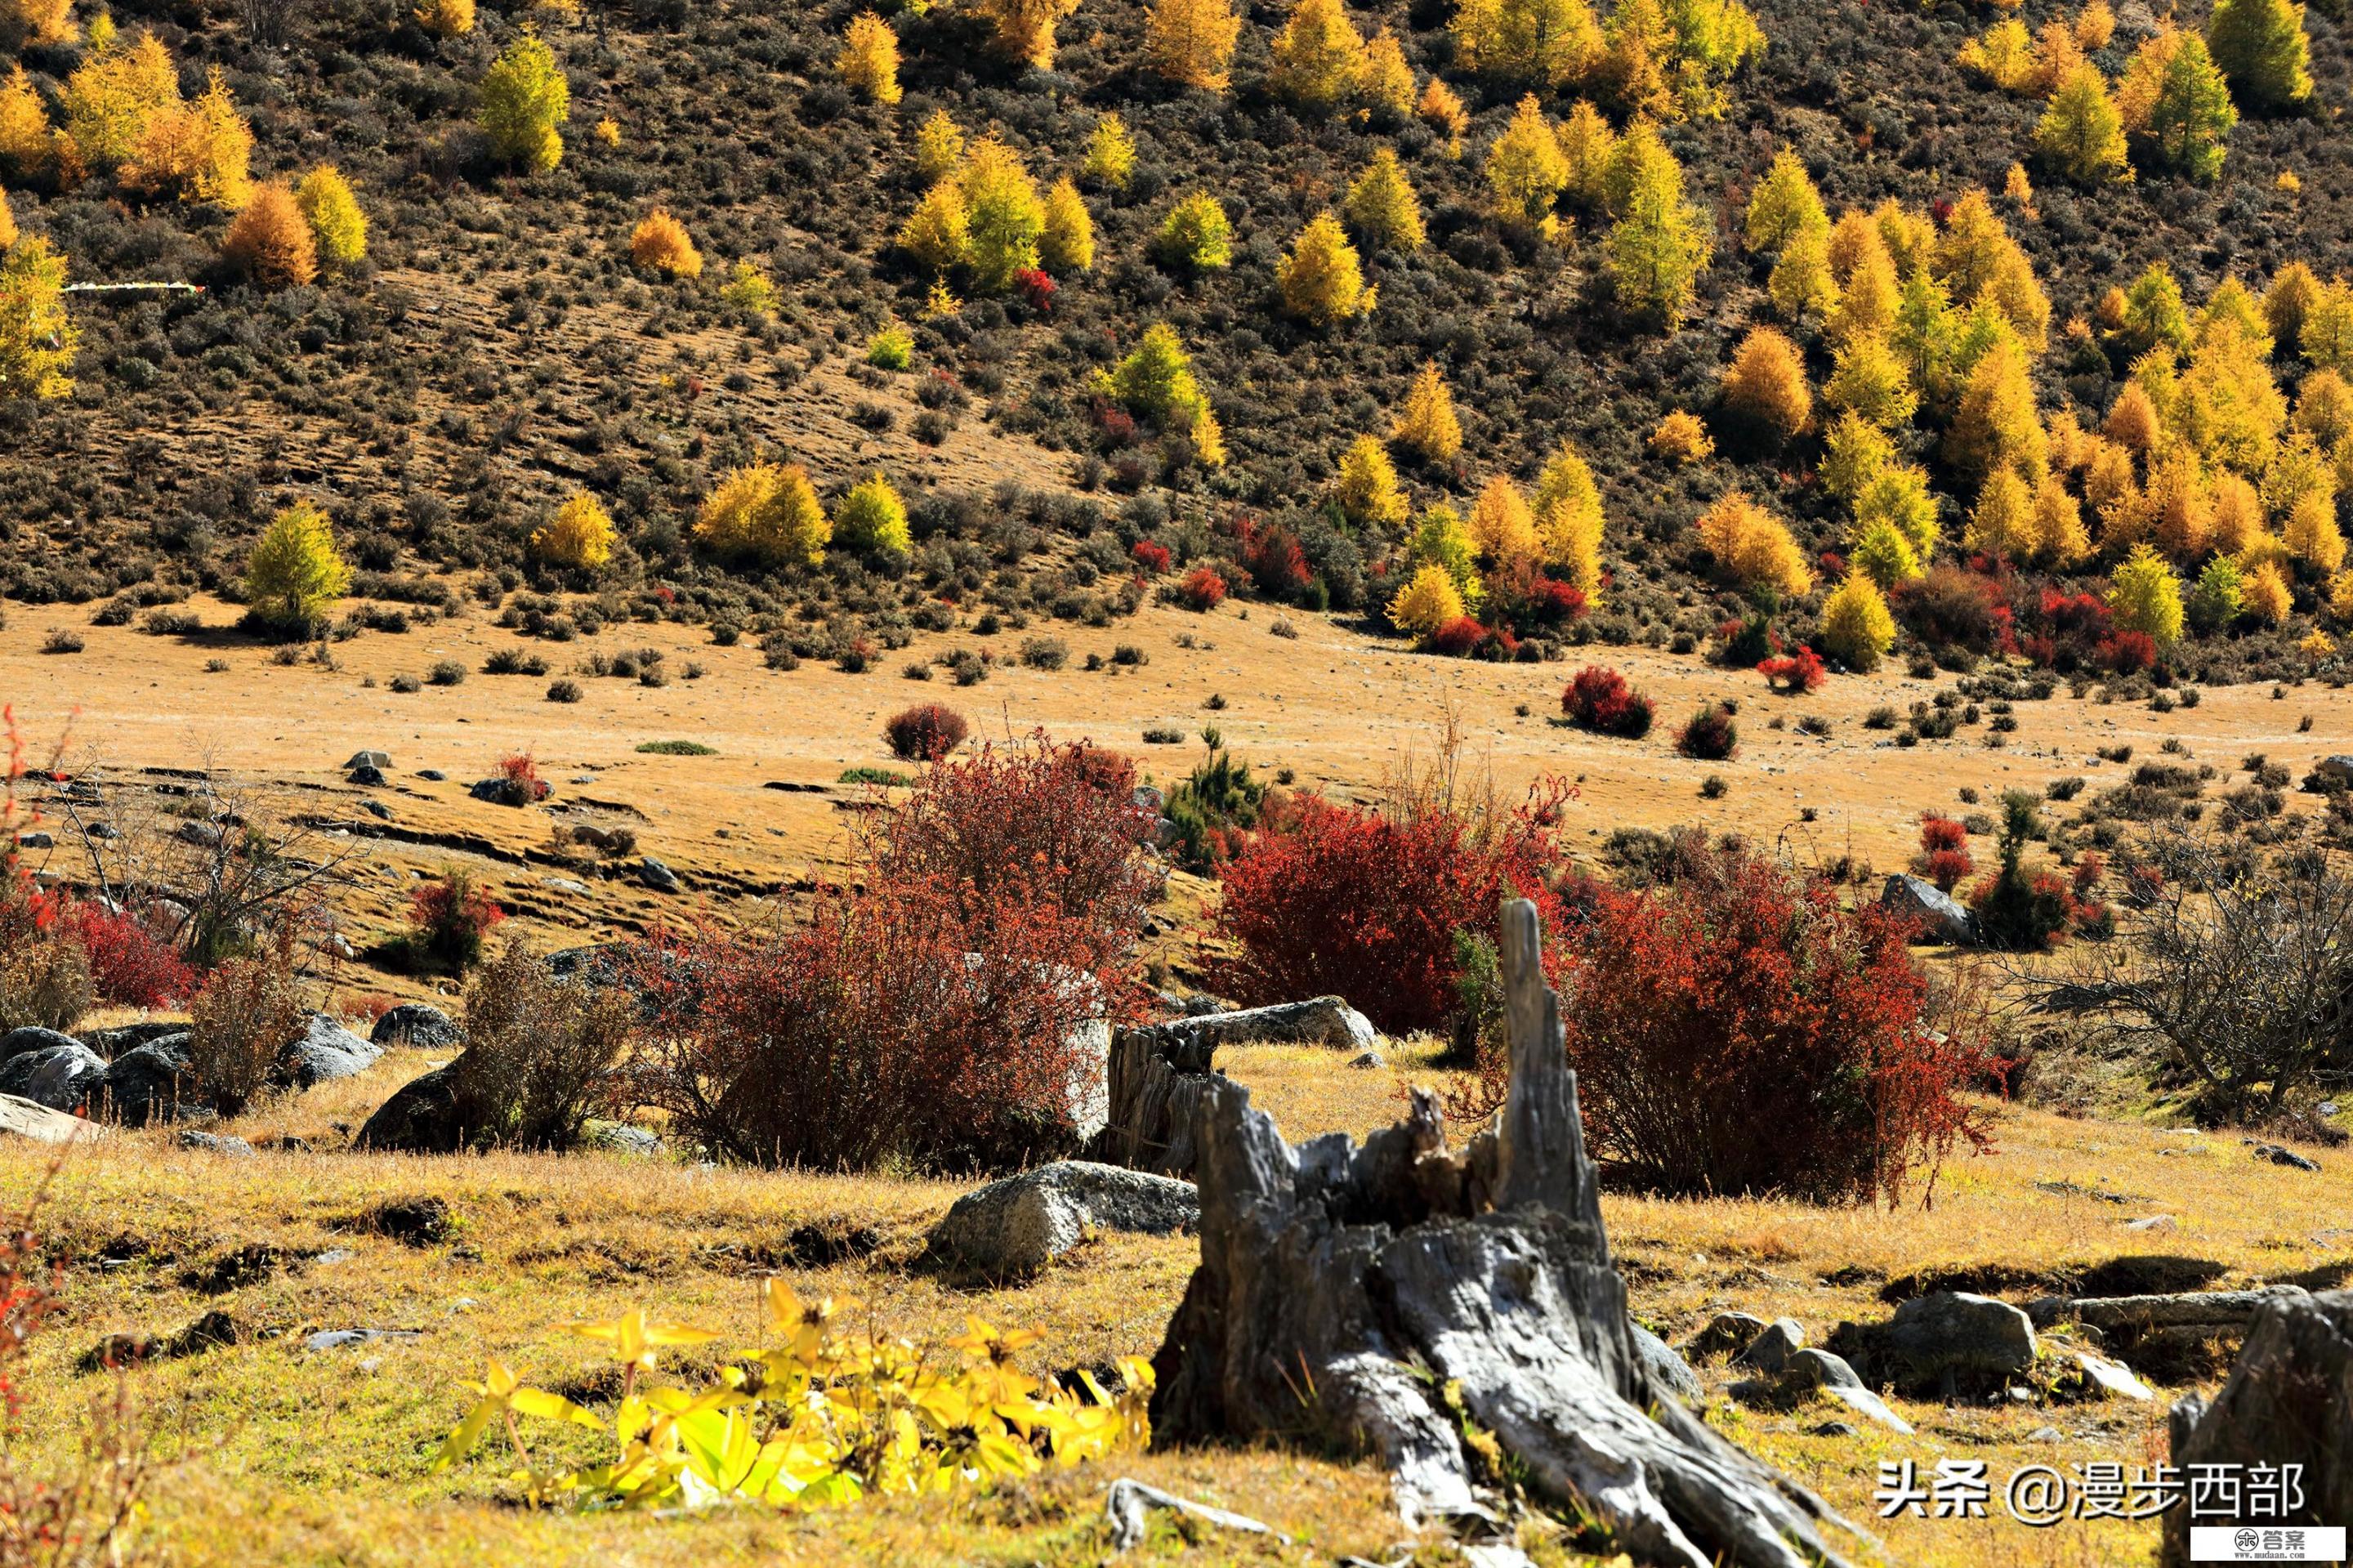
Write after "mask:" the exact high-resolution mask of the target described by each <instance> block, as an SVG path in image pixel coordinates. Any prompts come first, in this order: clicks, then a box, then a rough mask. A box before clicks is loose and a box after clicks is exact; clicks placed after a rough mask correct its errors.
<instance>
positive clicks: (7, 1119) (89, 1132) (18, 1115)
mask: <svg viewBox="0 0 2353 1568" xmlns="http://www.w3.org/2000/svg"><path fill="white" fill-rule="evenodd" d="M105 1136H106V1129H105V1128H102V1127H100V1126H99V1125H98V1124H97V1123H96V1122H90V1121H84V1120H83V1119H82V1118H79V1117H78V1116H69V1115H68V1114H67V1113H66V1112H64V1111H60V1110H51V1109H50V1108H49V1107H47V1106H45V1105H37V1104H35V1103H34V1102H33V1101H31V1100H28V1099H26V1098H24V1097H21V1096H17V1095H0V1139H9V1138H25V1139H31V1140H32V1141H33V1142H35V1143H70V1142H72V1141H73V1140H74V1139H78V1138H103V1137H105Z"/></svg>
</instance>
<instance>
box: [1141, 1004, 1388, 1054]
mask: <svg viewBox="0 0 2353 1568" xmlns="http://www.w3.org/2000/svg"><path fill="white" fill-rule="evenodd" d="M1129 1033H1134V1034H1141V1035H1145V1036H1149V1037H1151V1038H1153V1039H1154V1040H1155V1043H1158V1044H1166V1045H1168V1046H1170V1047H1172V1048H1175V1049H1178V1050H1181V1051H1182V1052H1183V1054H1187V1055H1198V1054H1202V1053H1204V1052H1215V1051H1217V1050H1219V1049H1220V1048H1221V1047H1224V1046H1227V1045H1244V1044H1252V1043H1254V1042H1259V1041H1274V1042H1278V1043H1281V1044H1300V1045H1332V1046H1336V1047H1338V1048H1340V1049H1342V1050H1347V1051H1363V1050H1366V1049H1368V1048H1369V1047H1370V1046H1371V1045H1372V1044H1373V1043H1374V1041H1375V1040H1376V1038H1377V1034H1376V1033H1375V1031H1374V1029H1373V1025H1372V1022H1371V1021H1370V1020H1368V1019H1367V1018H1366V1016H1365V1015H1364V1014H1363V1013H1361V1012H1357V1011H1356V1009H1355V1008H1353V1007H1350V1006H1349V1005H1348V1004H1347V1002H1346V1001H1345V1000H1344V999H1342V998H1340V997H1336V996H1318V997H1311V998H1309V999H1308V1000H1307V1001H1283V1002H1277V1003H1276V1004H1275V1005H1273V1006H1272V1007H1245V1008H1243V1009H1241V1010H1240V1011H1239V1012H1208V1013H1202V1014H1198V1015H1196V1016H1193V1017H1189V1018H1173V1019H1170V1020H1169V1021H1168V1022H1165V1023H1148V1024H1145V1026H1144V1027H1143V1028H1141V1029H1138V1030H1131V1031H1129Z"/></svg>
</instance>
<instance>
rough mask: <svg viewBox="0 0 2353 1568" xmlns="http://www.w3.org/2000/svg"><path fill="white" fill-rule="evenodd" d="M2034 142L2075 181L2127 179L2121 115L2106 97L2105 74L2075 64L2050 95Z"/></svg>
mask: <svg viewBox="0 0 2353 1568" xmlns="http://www.w3.org/2000/svg"><path fill="white" fill-rule="evenodd" d="M2034 145H2035V148H2036V150H2037V151H2039V152H2040V153H2041V154H2042V158H2043V161H2044V163H2045V164H2048V165H2049V166H2050V167H2052V168H2053V169H2056V170H2058V171H2059V172H2060V173H2061V174H2063V175H2065V176H2066V177H2067V178H2069V179H2071V180H2073V181H2074V182H2075V183H2076V184H2077V185H2094V184H2096V183H2098V182H2099V181H2102V180H2115V179H2128V178H2130V177H2131V175H2132V167H2131V164H2129V163H2128V162H2127V161H2126V154H2125V132H2124V120H2123V118H2122V116H2120V115H2119V114H2117V112H2116V104H2115V103H2114V102H2113V101H2110V99H2109V97H2108V79H2107V78H2106V77H2105V76H2102V75H2101V74H2100V68H2099V67H2097V66H2095V65H2092V64H2090V63H2088V62H2085V63H2083V64H2079V65H2077V66H2076V67H2075V68H2074V69H2073V71H2071V72H2070V73H2069V74H2068V76H2067V79H2065V80H2064V81H2063V82H2061V83H2060V84H2059V86H2058V87H2057V89H2056V90H2053V91H2052V94H2051V101H2050V102H2049V104H2048V105H2047V106H2046V107H2045V108H2044V109H2043V111H2042V120H2041V121H2039V122H2037V123H2036V124H2035V127H2034Z"/></svg>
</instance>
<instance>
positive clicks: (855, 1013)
mask: <svg viewBox="0 0 2353 1568" xmlns="http://www.w3.org/2000/svg"><path fill="white" fill-rule="evenodd" d="M1133 791H1134V769H1133V767H1132V765H1130V764H1128V763H1127V762H1126V760H1125V759H1124V758H1118V757H1113V756H1110V755H1107V754H1105V753H1103V752H1099V751H1095V750H1092V748H1090V747H1084V746H1056V745H1052V744H1050V743H1049V742H1047V741H1045V740H1044V739H1043V738H1035V739H1033V740H1032V741H1031V742H1030V743H1029V744H1028V745H1026V746H1022V747H1013V748H1010V749H1008V750H1004V751H997V750H994V749H991V750H984V751H983V752H981V753H980V754H979V755H978V756H976V757H973V758H966V759H964V760H961V761H957V762H952V763H944V764H942V765H941V766H940V767H938V768H934V769H933V770H932V771H931V772H930V773H929V774H928V775H927V776H926V777H925V778H924V779H923V781H922V782H921V783H919V784H918V785H917V786H916V787H915V789H914V790H913V794H912V796H911V798H910V799H909V800H907V801H906V802H905V804H903V805H902V806H901V807H899V808H897V809H896V810H893V811H892V812H890V813H889V814H887V815H886V816H884V817H883V818H882V820H881V821H880V823H879V824H878V825H876V826H874V827H873V828H872V829H871V832H870V833H869V834H868V836H867V837H866V839H865V840H864V841H863V842H861V844H860V853H859V854H858V856H857V862H856V865H855V874H854V876H853V878H852V880H851V882H850V884H849V885H847V886H842V887H834V888H828V889H826V890H824V891H822V892H821V893H820V894H819V895H818V899H817V903H816V906H815V909H814V910H813V912H812V914H811V916H810V918H809V920H808V922H807V925H806V926H802V927H795V928H790V929H784V928H771V929H767V930H760V931H754V932H750V933H737V932H724V931H720V930H717V929H715V928H702V929H697V930H695V931H692V932H689V933H686V934H684V935H681V936H672V937H669V938H661V939H659V940H658V941H657V942H655V943H653V944H651V945H649V948H648V950H647V952H646V953H645V955H644V956H643V958H642V959H641V961H640V962H639V963H638V965H637V966H636V968H637V969H638V973H639V976H640V980H639V983H640V984H641V985H642V986H643V987H644V989H645V990H646V991H647V993H648V994H649V999H650V1009H649V1010H650V1012H651V1015H652V1022H650V1023H649V1026H648V1028H647V1030H646V1031H645V1037H644V1038H643V1040H642V1041H641V1042H640V1044H639V1045H638V1059H637V1061H636V1062H635V1063H634V1064H633V1065H632V1068H631V1074H632V1081H633V1082H636V1083H638V1084H640V1085H642V1086H643V1092H645V1093H646V1094H647V1096H648V1097H649V1100H650V1102H651V1103H653V1104H654V1105H656V1106H658V1107H660V1108H662V1109H665V1110H667V1111H669V1112H670V1115H671V1116H672V1117H673V1118H676V1121H677V1124H678V1125H679V1127H680V1128H681V1130H682V1131H684V1132H685V1133H686V1134H687V1135H689V1136H690V1137H691V1138H693V1139H696V1140H697V1141H699V1142H701V1143H702V1144H703V1145H704V1146H705V1147H707V1148H708V1149H710V1150H712V1151H713V1152H715V1153H717V1154H720V1155H723V1156H724V1157H727V1158H730V1159H734V1160H744V1161H746V1162H750V1163H756V1164H764V1165H804V1166H811V1167H816V1168H818V1169H824V1170H866V1169H871V1168H873V1167H875V1166H878V1165H882V1164H886V1163H904V1164H908V1165H912V1166H913V1167H915V1168H917V1169H923V1170H948V1171H964V1170H998V1169H1008V1168H1013V1167H1018V1166H1020V1165H1023V1164H1026V1163H1030V1162H1034V1161H1036V1160H1046V1159H1052V1158H1054V1157H1056V1156H1058V1155H1060V1154H1064V1153H1069V1152H1071V1151H1072V1150H1074V1149H1075V1148H1076V1145H1077V1139H1076V1136H1075V1127H1074V1122H1073V1114H1074V1107H1075V1105H1076V1103H1077V1101H1078V1100H1079V1099H1080V1098H1081V1097H1082V1096H1083V1094H1084V1092H1085V1090H1086V1089H1087V1087H1088V1086H1089V1085H1090V1084H1091V1083H1092V1081H1093V1079H1094V1078H1095V1077H1096V1075H1099V1074H1100V1072H1101V1062H1100V1047H1099V1045H1098V1046H1096V1047H1094V1048H1093V1049H1090V1047H1089V1045H1088V1044H1087V1041H1086V1038H1085V1031H1084V1028H1083V1026H1085V1025H1087V1024H1089V1023H1090V1022H1092V1021H1095V1020H1112V1021H1116V1020H1118V1019H1121V1018H1123V1017H1124V1016H1126V1015H1127V1014H1128V1013H1129V1012H1131V1011H1132V1007H1133V1001H1134V996H1135V994H1136V986H1135V970H1134V945H1135V942H1136V939H1137V937H1138V935H1139V934H1140V932H1141V931H1142V928H1143V921H1144V914H1145V905H1146V903H1147V902H1148V900H1149V899H1150V898H1151V897H1152V896H1153V895H1154V894H1155V891H1156V875H1155V873H1154V872H1153V870H1152V868H1151V867H1150V866H1149V865H1148V864H1147V863H1145V861H1144V859H1143V857H1142V856H1141V855H1140V854H1139V853H1137V851H1136V843H1137V841H1138V839H1139V838H1140V837H1141V835H1142V833H1143V831H1144V830H1145V828H1147V827H1148V826H1149V825H1150V821H1151V818H1150V813H1149V812H1147V811H1145V810H1143V809H1141V808H1139V807H1137V806H1136V805H1135V803H1134V799H1133Z"/></svg>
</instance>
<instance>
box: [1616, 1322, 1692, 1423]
mask: <svg viewBox="0 0 2353 1568" xmlns="http://www.w3.org/2000/svg"><path fill="white" fill-rule="evenodd" d="M1626 1335H1627V1338H1628V1339H1630V1340H1632V1341H1633V1345H1634V1359H1635V1360H1636V1361H1640V1362H1641V1364H1642V1372H1643V1375H1644V1376H1645V1377H1647V1378H1648V1379H1649V1380H1650V1383H1651V1391H1652V1392H1653V1393H1662V1394H1667V1393H1672V1394H1673V1395H1674V1396H1675V1397H1676V1398H1678V1399H1681V1400H1683V1401H1685V1402H1686V1403H1689V1404H1697V1403H1698V1402H1699V1400H1700V1399H1701V1398H1702V1397H1703V1396H1704V1394H1705V1393H1706V1390H1705V1389H1704V1388H1702V1387H1701V1386H1700V1381H1699V1373H1697V1372H1694V1371H1692V1370H1691V1366H1690V1363H1688V1362H1686V1361H1684V1360H1683V1357H1681V1356H1679V1355H1677V1354H1675V1352H1674V1351H1673V1350H1672V1348H1670V1347H1669V1346H1668V1344H1667V1342H1666V1341H1665V1340H1662V1339H1661V1338H1659V1336H1658V1335H1656V1334H1653V1333H1652V1332H1651V1330H1648V1329H1645V1328H1644V1327H1642V1325H1641V1324H1640V1323H1632V1322H1630V1323H1628V1324H1627V1325H1626Z"/></svg>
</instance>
